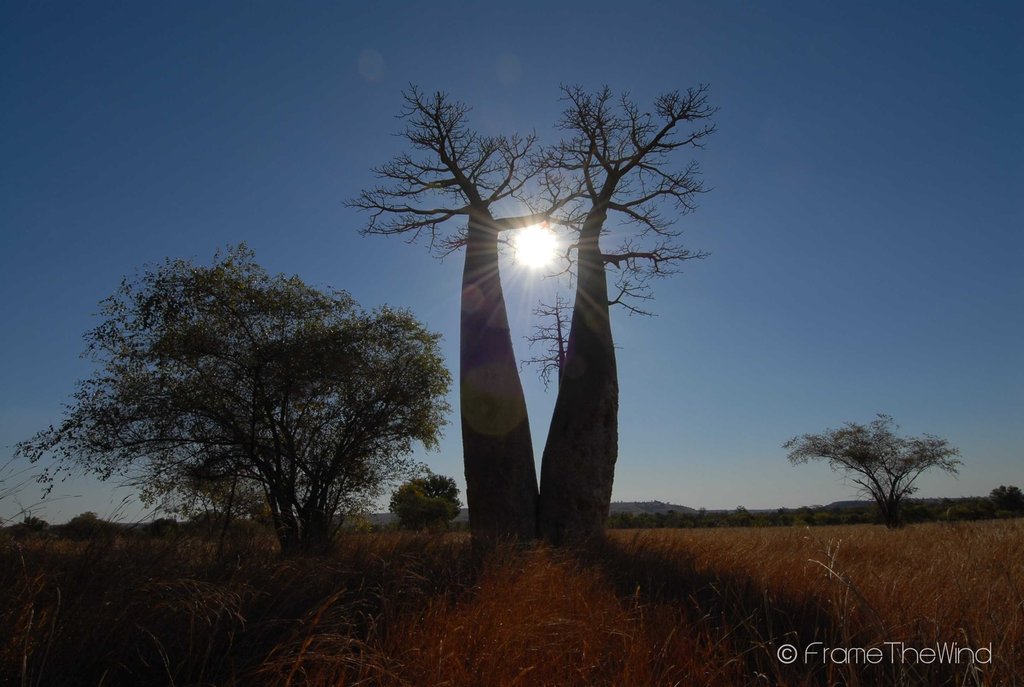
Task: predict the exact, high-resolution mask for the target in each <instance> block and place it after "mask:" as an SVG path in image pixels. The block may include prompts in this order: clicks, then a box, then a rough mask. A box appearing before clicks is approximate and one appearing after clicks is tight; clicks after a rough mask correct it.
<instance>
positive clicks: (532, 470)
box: [459, 217, 537, 542]
mask: <svg viewBox="0 0 1024 687" xmlns="http://www.w3.org/2000/svg"><path fill="white" fill-rule="evenodd" d="M459 371H460V375H459V388H460V405H461V412H462V447H463V453H464V460H465V467H466V501H467V505H468V507H469V524H470V530H471V531H472V533H473V539H474V540H475V541H478V542H481V541H491V540H497V539H506V538H517V539H521V540H529V539H533V538H535V537H536V536H537V469H536V467H535V465H534V462H533V441H532V439H531V437H530V423H529V419H528V418H527V414H526V399H525V397H524V395H523V387H522V383H521V382H520V380H519V368H518V366H517V364H516V357H515V353H514V352H513V350H512V336H511V334H510V333H509V326H508V315H507V313H506V310H505V297H504V294H503V293H502V289H501V278H500V275H499V274H498V234H497V231H496V230H495V229H494V227H493V225H492V223H491V222H490V218H489V217H487V218H471V219H470V223H469V233H468V237H467V243H466V264H465V270H464V272H463V276H462V322H461V354H460V360H459Z"/></svg>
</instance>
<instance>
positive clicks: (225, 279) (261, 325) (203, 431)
mask: <svg viewBox="0 0 1024 687" xmlns="http://www.w3.org/2000/svg"><path fill="white" fill-rule="evenodd" d="M101 316H102V318H103V321H102V322H101V323H100V324H99V325H98V326H97V327H95V328H94V329H93V330H91V331H90V332H88V333H87V334H86V337H85V338H86V341H87V344H88V345H87V349H86V354H87V355H88V356H89V357H91V358H92V359H93V361H94V362H95V363H96V371H95V373H94V374H93V375H92V376H91V377H89V378H88V379H86V380H84V381H82V382H80V383H79V386H78V390H77V391H76V393H75V394H74V397H73V402H72V403H71V404H70V405H69V406H68V408H67V411H66V414H65V417H64V421H63V422H62V423H61V424H60V425H59V426H58V427H51V428H50V429H48V430H45V431H43V432H40V433H39V434H38V435H36V436H35V437H34V438H33V439H31V440H28V441H26V442H22V443H21V444H19V447H18V450H19V452H20V453H21V454H22V455H26V456H28V457H29V458H31V459H32V460H34V461H35V460H39V459H41V458H43V457H44V456H46V455H48V454H53V455H54V456H55V458H56V462H55V463H54V464H53V466H52V467H50V468H48V469H47V470H46V472H45V473H44V476H45V478H50V479H52V477H53V474H54V471H55V470H59V469H61V468H68V467H79V468H84V469H85V470H87V471H89V472H93V473H95V474H97V475H99V476H100V477H102V478H110V477H113V476H115V475H118V476H124V477H127V478H129V479H131V480H133V481H135V482H136V483H141V484H148V485H150V486H154V485H155V486H156V487H157V488H161V485H163V487H165V488H168V489H172V488H173V487H174V485H175V484H177V483H180V484H189V483H194V481H195V480H198V481H200V482H202V481H218V480H221V481H222V480H226V479H229V478H230V479H234V478H237V479H240V480H242V481H244V482H246V483H251V484H257V485H259V487H260V488H261V489H262V491H263V494H264V496H265V498H266V502H267V505H268V506H269V508H270V511H271V515H272V518H273V521H274V525H275V528H276V531H277V534H278V537H279V539H280V541H281V545H282V548H283V549H285V550H292V549H295V548H309V547H318V548H319V547H324V546H326V544H327V542H328V541H329V539H330V536H331V534H332V533H333V531H334V529H335V528H336V527H337V525H338V516H339V515H340V514H343V513H345V512H348V511H350V510H353V509H356V508H359V507H360V505H361V504H363V503H365V502H366V501H367V499H373V498H375V497H377V496H378V495H379V494H380V492H381V490H382V488H383V485H384V484H385V483H387V482H388V481H389V480H392V479H394V478H396V477H398V476H401V475H402V474H404V473H405V472H406V471H408V470H409V468H410V467H411V464H410V461H409V459H408V457H407V456H408V454H409V452H410V451H411V449H412V448H413V444H414V442H422V443H423V444H424V445H426V446H427V447H435V446H436V445H437V441H438V438H439V433H440V430H441V427H442V425H443V424H444V422H445V420H444V416H445V412H446V411H447V405H446V403H445V402H444V400H443V397H444V394H445V393H446V391H447V388H448V384H449V379H450V378H449V375H448V372H447V371H446V370H445V368H444V365H443V360H442V357H441V355H440V352H439V349H438V338H439V336H438V335H436V334H433V333H431V332H429V331H427V330H426V329H425V328H424V327H423V326H422V325H421V324H420V323H419V322H417V321H416V319H415V318H414V317H413V316H412V315H411V314H410V313H408V312H406V311H402V310H395V309H391V308H387V307H384V308H381V309H379V310H377V311H374V312H372V313H368V312H364V311H362V310H360V309H359V308H358V306H357V304H356V303H355V301H354V300H353V299H352V297H351V296H349V295H348V294H347V293H345V292H342V291H326V292H325V291H320V290H317V289H315V288H312V287H310V286H308V285H306V284H305V283H304V282H302V280H301V279H299V278H298V277H295V276H292V277H288V276H284V275H277V276H272V275H270V274H268V273H267V272H266V271H265V270H264V269H263V268H262V267H260V266H259V265H257V264H256V263H255V261H254V256H253V254H252V252H251V251H249V250H248V249H247V248H245V246H244V245H243V246H239V247H237V248H233V249H230V250H228V251H227V252H226V253H224V254H218V256H217V257H216V258H215V261H214V264H213V265H212V266H209V267H203V266H196V265H194V264H192V263H191V262H189V261H185V260H168V261H166V262H165V263H163V264H161V265H159V266H155V267H150V268H148V269H146V270H145V271H144V272H142V273H141V274H139V275H136V276H135V277H134V278H126V279H125V280H124V281H123V283H122V285H121V287H120V289H119V290H118V291H117V292H116V293H115V294H114V295H113V296H111V297H110V298H108V299H106V300H105V301H103V303H102V304H101Z"/></svg>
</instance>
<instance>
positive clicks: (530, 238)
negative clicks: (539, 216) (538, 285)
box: [513, 224, 558, 269]
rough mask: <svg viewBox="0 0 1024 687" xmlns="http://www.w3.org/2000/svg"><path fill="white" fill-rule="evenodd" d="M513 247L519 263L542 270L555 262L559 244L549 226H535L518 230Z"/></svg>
mask: <svg viewBox="0 0 1024 687" xmlns="http://www.w3.org/2000/svg"><path fill="white" fill-rule="evenodd" d="M513 245H514V246H515V251H516V261H517V262H520V263H522V264H523V265H526V266H527V267H530V268H532V269H540V268H541V267H544V266H545V265H547V264H548V263H550V262H551V261H552V260H554V258H555V250H556V248H557V247H558V242H557V240H556V238H555V235H554V234H553V233H552V232H551V230H550V229H548V228H547V226H545V225H542V224H534V225H531V226H528V227H524V228H523V229H520V230H518V231H517V232H516V235H515V238H514V239H513Z"/></svg>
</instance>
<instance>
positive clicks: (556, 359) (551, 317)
mask: <svg viewBox="0 0 1024 687" xmlns="http://www.w3.org/2000/svg"><path fill="white" fill-rule="evenodd" d="M533 314H534V315H536V316H537V317H539V318H541V324H538V325H537V327H536V328H535V329H534V333H533V334H531V335H530V336H527V337H526V340H527V341H529V342H530V349H531V350H533V347H534V345H536V344H541V345H542V350H541V352H540V353H539V354H537V355H535V356H534V357H532V358H528V359H526V360H524V361H523V363H522V365H520V368H522V367H523V366H526V365H536V366H538V370H537V372H538V374H539V375H540V378H541V380H542V381H543V382H544V388H545V389H546V388H548V386H549V384H550V383H551V375H552V374H554V375H555V379H556V380H557V381H558V382H559V383H561V379H562V370H564V369H565V357H566V353H567V350H568V345H569V325H570V322H571V320H572V308H571V307H569V301H567V300H566V299H564V298H562V296H561V294H555V302H554V303H553V304H551V305H548V304H546V303H541V304H539V305H538V306H537V307H536V308H534V310H533Z"/></svg>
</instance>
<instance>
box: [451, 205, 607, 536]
mask: <svg viewBox="0 0 1024 687" xmlns="http://www.w3.org/2000/svg"><path fill="white" fill-rule="evenodd" d="M603 221H604V215H603V213H593V216H592V217H591V218H589V219H588V221H587V223H585V224H584V227H583V231H582V233H581V237H580V242H579V253H578V256H579V276H578V282H577V289H576V302H575V308H574V310H573V318H572V328H571V330H570V335H569V343H568V350H567V352H566V360H565V366H564V369H563V370H562V373H561V374H562V376H561V380H560V384H559V389H558V398H557V400H556V401H555V410H554V415H553V416H552V420H551V428H550V430H549V432H548V440H547V444H546V445H545V447H544V457H543V464H542V467H541V488H540V494H539V497H538V492H537V475H536V468H535V467H534V461H533V446H532V439H531V437H530V425H529V420H528V416H527V410H526V399H525V397H524V395H523V388H522V384H521V382H520V379H519V369H518V366H517V364H516V358H515V354H514V352H513V350H512V337H511V334H510V332H509V325H508V316H507V313H506V309H505V299H504V295H503V293H502V288H501V279H500V276H499V273H498V232H497V230H496V229H495V228H494V225H493V223H492V222H491V221H490V218H489V217H484V218H475V219H474V218H471V220H470V223H469V231H468V237H467V243H466V263H465V271H464V273H463V279H462V322H461V356H460V373H461V374H460V403H461V414H462V444H463V454H464V457H465V468H466V500H467V502H468V505H469V514H470V527H471V529H472V532H473V537H474V539H479V540H482V541H489V540H495V539H502V538H516V539H519V540H524V541H525V540H530V539H533V538H535V537H536V536H537V535H538V534H539V535H541V536H543V537H544V538H545V539H547V540H548V541H550V542H552V543H554V544H563V543H566V542H574V541H581V540H584V539H588V538H590V537H593V536H596V535H599V534H600V533H601V532H603V531H604V526H605V521H606V520H607V518H608V509H609V506H610V504H611V494H612V482H613V480H614V476H615V461H616V458H617V456H618V408H619V387H618V376H617V373H616V367H615V346H614V343H613V340H612V332H611V321H610V318H609V305H608V285H607V280H606V276H605V269H604V260H603V258H602V256H601V250H600V246H599V245H598V239H599V235H600V231H601V226H602V224H603Z"/></svg>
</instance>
